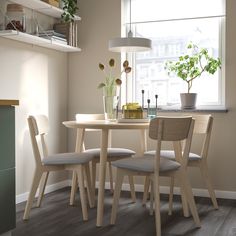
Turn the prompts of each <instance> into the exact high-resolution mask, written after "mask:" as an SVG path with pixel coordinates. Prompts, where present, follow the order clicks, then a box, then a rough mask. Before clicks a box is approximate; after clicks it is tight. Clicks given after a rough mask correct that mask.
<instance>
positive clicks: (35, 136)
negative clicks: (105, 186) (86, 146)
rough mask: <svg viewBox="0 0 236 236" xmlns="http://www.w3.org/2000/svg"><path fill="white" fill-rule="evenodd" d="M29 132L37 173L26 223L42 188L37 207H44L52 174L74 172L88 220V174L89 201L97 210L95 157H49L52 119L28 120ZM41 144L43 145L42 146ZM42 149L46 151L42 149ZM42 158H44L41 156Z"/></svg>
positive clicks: (36, 117) (74, 154) (28, 202)
mask: <svg viewBox="0 0 236 236" xmlns="http://www.w3.org/2000/svg"><path fill="white" fill-rule="evenodd" d="M28 125H29V132H30V137H31V142H32V147H33V153H34V159H35V164H36V166H35V170H34V178H33V181H32V185H31V190H30V194H29V197H28V201H27V204H26V207H25V212H24V216H23V219H24V220H27V219H29V213H30V209H31V207H32V204H33V200H34V197H35V194H36V191H37V188H38V187H39V183H40V180H41V184H40V189H39V197H38V201H37V207H40V205H41V201H42V198H43V194H44V190H45V186H46V182H47V179H48V175H49V172H50V171H62V170H72V171H74V172H75V173H77V175H78V179H79V189H80V199H81V206H82V214H83V220H88V211H87V200H86V195H85V188H84V174H83V173H85V174H86V179H87V185H88V188H87V189H88V200H89V204H90V206H91V207H92V206H93V203H92V202H93V199H91V193H90V191H91V181H90V171H89V162H90V161H91V160H92V159H93V156H92V155H91V154H89V153H60V154H53V155H48V148H47V144H46V140H45V135H46V134H47V133H48V131H49V122H48V118H47V117H46V116H45V115H37V116H29V117H28ZM40 142H41V145H40ZM40 146H41V147H42V148H40ZM41 154H42V155H41Z"/></svg>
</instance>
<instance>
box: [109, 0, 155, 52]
mask: <svg viewBox="0 0 236 236" xmlns="http://www.w3.org/2000/svg"><path fill="white" fill-rule="evenodd" d="M129 2H130V29H129V33H128V37H125V38H114V39H111V40H109V50H110V51H112V52H142V51H148V50H151V45H152V41H151V40H150V39H147V38H139V37H133V33H132V31H131V0H130V1H129Z"/></svg>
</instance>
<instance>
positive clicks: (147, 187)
mask: <svg viewBox="0 0 236 236" xmlns="http://www.w3.org/2000/svg"><path fill="white" fill-rule="evenodd" d="M149 186H150V178H149V177H148V176H146V177H145V182H144V191H143V205H145V204H146V202H147V198H148V192H149Z"/></svg>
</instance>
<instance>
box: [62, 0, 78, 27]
mask: <svg viewBox="0 0 236 236" xmlns="http://www.w3.org/2000/svg"><path fill="white" fill-rule="evenodd" d="M61 1H62V5H63V7H62V9H63V11H64V12H63V13H62V15H61V19H62V21H63V22H65V23H68V22H74V19H75V14H76V11H77V10H78V7H77V0H61Z"/></svg>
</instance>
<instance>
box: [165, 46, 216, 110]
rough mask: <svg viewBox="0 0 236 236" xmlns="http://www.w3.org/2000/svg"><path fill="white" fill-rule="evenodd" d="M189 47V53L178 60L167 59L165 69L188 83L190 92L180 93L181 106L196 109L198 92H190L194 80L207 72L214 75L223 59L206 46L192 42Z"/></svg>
mask: <svg viewBox="0 0 236 236" xmlns="http://www.w3.org/2000/svg"><path fill="white" fill-rule="evenodd" d="M187 49H188V50H189V53H187V54H186V55H183V56H180V57H179V59H178V60H177V61H167V62H166V66H165V69H166V70H167V71H168V74H170V73H171V72H173V73H175V74H176V75H177V77H179V78H181V79H182V80H183V81H185V82H186V83H187V85H188V92H187V93H181V94H180V99H181V108H182V109H195V106H196V99H197V94H196V93H190V90H191V88H192V84H193V80H195V79H196V78H199V77H201V75H202V74H203V73H205V72H206V73H208V74H212V75H213V74H214V73H215V72H216V71H217V69H218V68H221V61H220V59H219V58H213V57H211V56H210V55H209V52H208V50H207V49H206V48H198V46H197V45H195V44H193V43H190V44H189V45H188V46H187Z"/></svg>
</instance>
